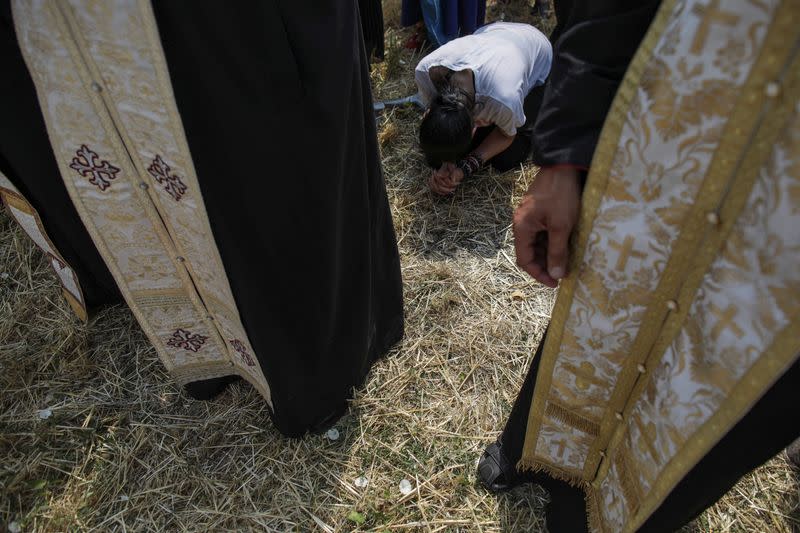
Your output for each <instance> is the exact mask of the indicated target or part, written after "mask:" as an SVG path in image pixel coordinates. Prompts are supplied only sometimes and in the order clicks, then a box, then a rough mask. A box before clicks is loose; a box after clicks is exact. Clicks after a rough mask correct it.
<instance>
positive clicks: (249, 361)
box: [230, 339, 256, 366]
mask: <svg viewBox="0 0 800 533" xmlns="http://www.w3.org/2000/svg"><path fill="white" fill-rule="evenodd" d="M230 343H231V346H233V349H234V350H236V353H238V354H239V357H241V358H242V361H244V363H245V364H246V365H247V366H256V362H255V361H254V360H253V356H252V355H250V353H249V352H248V351H247V348H245V346H244V343H243V342H242V341H240V340H239V339H231V340H230Z"/></svg>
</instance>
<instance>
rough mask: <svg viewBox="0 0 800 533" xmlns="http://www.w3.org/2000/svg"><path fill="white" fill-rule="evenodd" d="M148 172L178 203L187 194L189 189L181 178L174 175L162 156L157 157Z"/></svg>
mask: <svg viewBox="0 0 800 533" xmlns="http://www.w3.org/2000/svg"><path fill="white" fill-rule="evenodd" d="M147 172H149V173H150V175H151V176H153V179H155V180H156V181H157V182H158V183H160V184H161V185H163V186H164V190H165V191H167V193H169V195H170V196H172V198H173V199H174V200H175V201H176V202H178V201H180V199H181V198H182V197H183V195H184V194H186V190H187V189H188V187H187V186H186V184H184V183H183V181H182V180H181V177H180V176H176V175H174V174H173V173H172V171H171V169H170V168H169V165H167V164H166V163H165V162H164V160H163V159H161V156H160V155H156V158H155V159H153V162H152V163H151V164H150V166H149V167H147Z"/></svg>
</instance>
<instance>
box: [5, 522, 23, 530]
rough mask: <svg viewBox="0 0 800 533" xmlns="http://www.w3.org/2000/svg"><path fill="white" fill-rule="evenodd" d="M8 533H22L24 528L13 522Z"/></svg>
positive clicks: (9, 525)
mask: <svg viewBox="0 0 800 533" xmlns="http://www.w3.org/2000/svg"><path fill="white" fill-rule="evenodd" d="M8 531H9V532H10V533H19V532H20V531H22V528H21V527H19V523H17V522H11V523H10V524H8Z"/></svg>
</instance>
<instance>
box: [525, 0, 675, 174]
mask: <svg viewBox="0 0 800 533" xmlns="http://www.w3.org/2000/svg"><path fill="white" fill-rule="evenodd" d="M659 4H660V0H635V1H629V0H628V1H626V0H617V1H613V2H611V1H610V2H598V1H596V0H575V1H573V0H560V1H559V0H556V17H557V19H558V25H557V26H556V29H555V30H554V31H553V35H552V36H551V40H552V42H553V65H552V67H551V69H550V76H549V78H548V80H547V84H546V87H545V90H544V96H543V100H542V104H541V107H540V109H539V114H538V116H537V119H536V124H535V126H534V130H533V161H534V162H535V163H536V164H538V165H540V166H548V165H557V164H573V165H578V166H582V167H588V166H589V164H590V163H591V160H592V154H593V153H594V148H595V145H596V144H597V138H598V137H599V135H600V130H601V128H602V127H603V122H604V121H605V117H606V114H607V113H608V109H609V107H610V106H611V102H612V100H613V99H614V95H615V94H616V92H617V87H618V86H619V84H620V82H621V81H622V78H623V77H624V75H625V71H626V70H627V68H628V64H629V63H630V61H631V59H632V58H633V55H634V54H635V53H636V50H637V48H638V47H639V43H640V42H641V40H642V38H643V37H644V35H645V33H646V32H647V29H648V28H649V27H650V23H651V22H652V20H653V17H654V16H655V14H656V11H657V10H658V6H659Z"/></svg>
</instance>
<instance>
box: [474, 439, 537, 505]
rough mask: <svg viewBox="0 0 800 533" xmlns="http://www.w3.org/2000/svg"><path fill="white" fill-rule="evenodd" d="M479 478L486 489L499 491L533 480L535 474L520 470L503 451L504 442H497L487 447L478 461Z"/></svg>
mask: <svg viewBox="0 0 800 533" xmlns="http://www.w3.org/2000/svg"><path fill="white" fill-rule="evenodd" d="M478 479H479V480H480V482H481V485H483V486H484V488H486V490H488V491H489V492H493V493H498V492H505V491H507V490H511V489H513V488H514V487H516V486H518V485H522V484H523V483H528V482H531V481H533V475H532V474H530V473H520V472H518V471H517V467H516V465H515V464H513V463H512V462H511V461H509V460H508V458H507V457H506V456H505V454H504V453H503V450H502V444H500V442H495V443H494V444H491V445H490V446H489V447H488V448H486V450H485V451H484V452H483V455H482V456H481V460H480V461H478Z"/></svg>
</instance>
